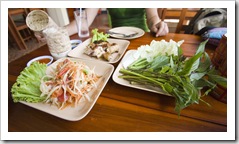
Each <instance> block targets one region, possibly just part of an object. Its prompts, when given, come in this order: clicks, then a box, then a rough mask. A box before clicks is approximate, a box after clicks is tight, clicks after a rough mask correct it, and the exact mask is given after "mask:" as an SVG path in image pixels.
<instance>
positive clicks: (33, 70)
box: [11, 62, 47, 103]
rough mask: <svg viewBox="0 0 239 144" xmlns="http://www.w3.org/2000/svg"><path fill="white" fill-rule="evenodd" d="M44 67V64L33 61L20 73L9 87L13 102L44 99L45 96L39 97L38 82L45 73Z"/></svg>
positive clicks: (39, 82) (33, 101)
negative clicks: (10, 87)
mask: <svg viewBox="0 0 239 144" xmlns="http://www.w3.org/2000/svg"><path fill="white" fill-rule="evenodd" d="M46 68H47V65H46V64H41V63H39V62H33V63H32V64H31V65H30V66H29V67H26V68H25V69H24V70H23V71H22V72H21V73H20V75H19V76H18V77H17V80H16V82H15V83H14V84H13V86H12V89H11V92H12V98H13V101H14V102H19V101H26V102H32V103H37V102H41V101H43V100H45V97H40V95H41V91H40V84H41V78H42V77H43V76H44V75H45V72H46Z"/></svg>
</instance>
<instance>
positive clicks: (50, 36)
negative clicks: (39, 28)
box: [43, 27, 71, 60]
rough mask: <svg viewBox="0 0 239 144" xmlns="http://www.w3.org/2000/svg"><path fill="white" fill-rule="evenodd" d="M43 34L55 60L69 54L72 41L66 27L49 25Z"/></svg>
mask: <svg viewBox="0 0 239 144" xmlns="http://www.w3.org/2000/svg"><path fill="white" fill-rule="evenodd" d="M43 34H44V37H45V38H46V42H47V45H48V48H49V51H50V53H51V55H52V56H53V57H54V59H55V60H57V59H60V58H62V57H66V56H67V54H68V52H70V50H71V41H70V37H69V34H68V31H67V29H66V28H65V27H49V28H46V29H45V30H43Z"/></svg>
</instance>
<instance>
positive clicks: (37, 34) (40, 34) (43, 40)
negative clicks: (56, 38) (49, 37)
mask: <svg viewBox="0 0 239 144" xmlns="http://www.w3.org/2000/svg"><path fill="white" fill-rule="evenodd" d="M34 35H35V37H36V38H37V40H38V41H40V42H46V38H45V37H44V35H43V34H42V33H40V32H34Z"/></svg>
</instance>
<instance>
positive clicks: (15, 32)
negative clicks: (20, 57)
mask: <svg viewBox="0 0 239 144" xmlns="http://www.w3.org/2000/svg"><path fill="white" fill-rule="evenodd" d="M35 9H40V8H34V9H33V8H28V9H27V8H9V9H8V30H9V33H10V35H11V36H10V37H9V38H12V39H13V41H15V43H16V44H17V46H18V48H19V49H20V50H23V49H27V45H26V42H27V41H30V40H32V39H36V38H35V36H34V32H33V31H31V30H30V29H29V28H28V26H27V25H26V21H25V20H26V17H27V14H28V13H29V12H30V11H32V10H35ZM43 10H45V9H43Z"/></svg>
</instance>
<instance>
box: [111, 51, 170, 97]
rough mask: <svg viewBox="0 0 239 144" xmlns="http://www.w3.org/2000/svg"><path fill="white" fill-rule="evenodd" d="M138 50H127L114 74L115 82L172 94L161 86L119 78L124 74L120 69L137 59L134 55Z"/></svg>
mask: <svg viewBox="0 0 239 144" xmlns="http://www.w3.org/2000/svg"><path fill="white" fill-rule="evenodd" d="M134 52H136V50H129V51H127V52H126V54H125V55H124V57H123V59H122V60H121V62H120V63H119V65H118V67H117V68H116V69H115V72H114V74H113V80H114V82H116V83H118V84H120V85H123V86H127V87H131V88H136V89H141V90H145V91H150V92H154V93H159V94H163V95H167V96H171V95H170V94H168V93H166V92H164V91H163V90H162V89H161V88H159V87H153V86H149V85H136V84H134V85H132V84H130V82H129V81H127V80H125V79H122V78H119V76H120V75H122V74H121V73H120V72H119V71H120V69H121V68H127V66H128V65H129V64H131V63H132V62H134V61H135V60H136V59H134V57H133V53H134Z"/></svg>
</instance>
